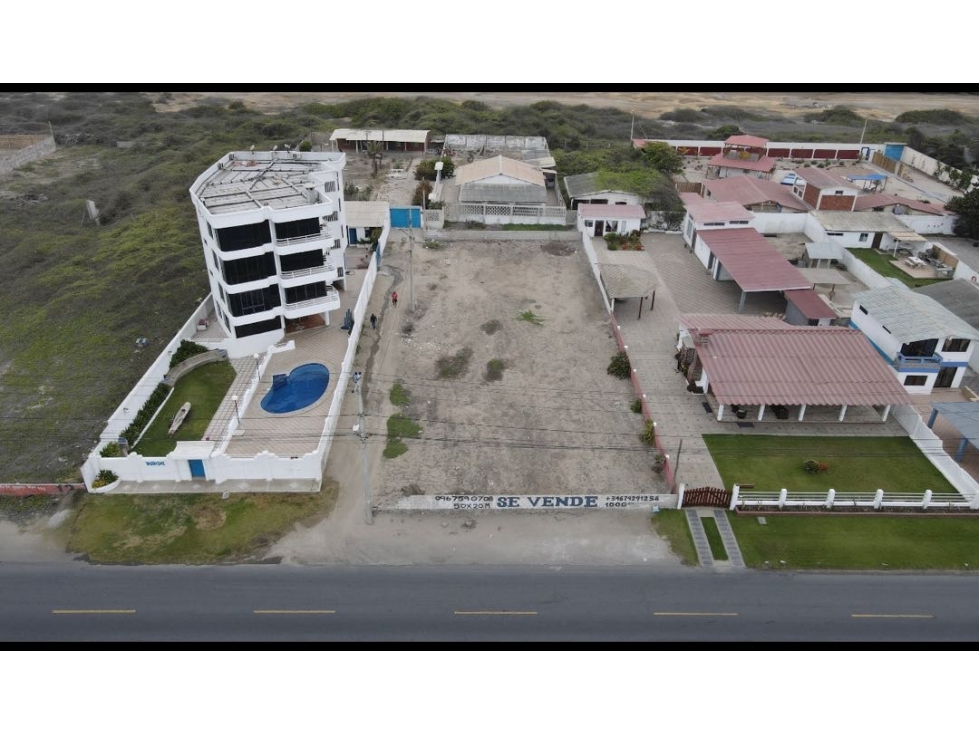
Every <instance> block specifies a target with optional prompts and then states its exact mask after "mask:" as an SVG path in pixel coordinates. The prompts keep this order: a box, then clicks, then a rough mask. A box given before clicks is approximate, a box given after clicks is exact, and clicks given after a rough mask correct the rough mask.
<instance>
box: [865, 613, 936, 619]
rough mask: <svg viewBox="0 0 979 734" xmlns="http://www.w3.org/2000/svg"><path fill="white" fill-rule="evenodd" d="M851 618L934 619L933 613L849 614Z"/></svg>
mask: <svg viewBox="0 0 979 734" xmlns="http://www.w3.org/2000/svg"><path fill="white" fill-rule="evenodd" d="M850 616H851V617H853V619H934V618H935V615H934V614H851V615H850Z"/></svg>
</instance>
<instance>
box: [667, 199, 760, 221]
mask: <svg viewBox="0 0 979 734" xmlns="http://www.w3.org/2000/svg"><path fill="white" fill-rule="evenodd" d="M685 193H686V194H688V195H687V196H684V194H681V195H680V199H681V200H682V201H683V203H684V206H685V207H686V210H687V212H688V213H689V214H690V218H691V219H693V221H694V222H696V223H698V224H700V223H702V222H725V223H727V222H747V221H750V220H752V219H754V218H755V215H754V214H752V213H751V212H749V211H748V210H747V209H745V208H744V207H743V206H741V204H739V203H738V202H736V201H708V200H707V199H704V198H703V197H701V196H698V195H697V194H694V193H692V192H685ZM694 197H697V198H696V199H695V198H694Z"/></svg>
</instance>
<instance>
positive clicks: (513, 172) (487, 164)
mask: <svg viewBox="0 0 979 734" xmlns="http://www.w3.org/2000/svg"><path fill="white" fill-rule="evenodd" d="M492 176H509V177H511V178H516V179H519V180H521V181H525V182H527V183H529V184H534V185H535V186H540V187H543V186H544V174H543V173H541V172H540V170H538V169H537V168H534V167H533V166H530V165H528V164H526V163H524V162H523V161H517V160H514V159H513V158H506V157H504V156H502V155H498V156H496V157H494V158H486V159H485V160H481V161H476V162H475V163H467V164H466V165H464V166H459V167H458V168H457V169H456V170H455V179H456V182H457V183H458V184H459V185H460V186H461V185H463V184H467V183H470V182H472V181H479V180H481V179H484V178H490V177H492Z"/></svg>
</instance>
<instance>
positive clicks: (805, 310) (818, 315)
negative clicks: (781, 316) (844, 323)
mask: <svg viewBox="0 0 979 734" xmlns="http://www.w3.org/2000/svg"><path fill="white" fill-rule="evenodd" d="M785 298H786V300H787V301H789V302H790V303H793V304H795V307H796V308H797V309H799V311H800V312H801V313H802V315H803V316H805V317H806V318H807V319H835V318H836V311H834V310H833V309H832V308H830V307H829V305H828V304H827V303H826V301H824V300H823V299H822V298H820V297H819V294H818V293H816V291H786V293H785Z"/></svg>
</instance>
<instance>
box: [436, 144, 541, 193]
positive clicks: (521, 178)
mask: <svg viewBox="0 0 979 734" xmlns="http://www.w3.org/2000/svg"><path fill="white" fill-rule="evenodd" d="M455 185H456V186H457V187H458V201H459V203H463V204H470V203H477V204H544V203H546V202H547V189H546V185H545V181H544V174H543V173H541V171H540V169H539V168H536V167H534V166H532V165H529V164H527V163H524V162H523V161H518V160H514V159H513V158H506V157H504V156H502V155H498V156H495V157H494V158H486V159H484V160H481V161H476V162H475V163H468V164H466V165H464V166H459V167H458V168H456V169H455Z"/></svg>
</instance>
